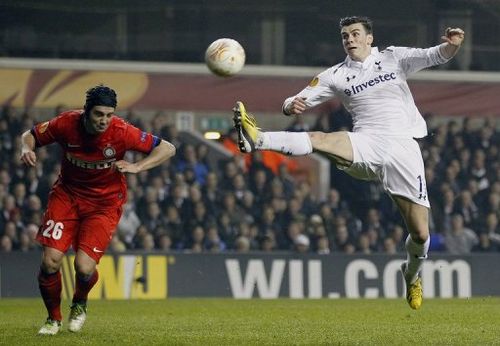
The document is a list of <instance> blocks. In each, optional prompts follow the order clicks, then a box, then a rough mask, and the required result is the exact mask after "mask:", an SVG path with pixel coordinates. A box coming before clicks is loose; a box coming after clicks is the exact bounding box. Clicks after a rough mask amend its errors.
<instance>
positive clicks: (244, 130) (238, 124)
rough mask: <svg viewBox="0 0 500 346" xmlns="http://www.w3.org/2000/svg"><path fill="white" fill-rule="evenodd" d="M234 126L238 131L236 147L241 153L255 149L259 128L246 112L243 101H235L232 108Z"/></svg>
mask: <svg viewBox="0 0 500 346" xmlns="http://www.w3.org/2000/svg"><path fill="white" fill-rule="evenodd" d="M233 113H234V116H233V121H234V127H235V129H236V131H237V133H238V147H239V148H240V151H241V152H243V153H251V152H252V151H255V143H256V142H257V137H258V135H259V130H260V129H259V128H258V127H257V121H256V120H255V118H254V117H253V116H252V115H250V114H248V113H247V111H246V109H245V106H244V105H243V102H241V101H237V102H236V106H235V107H234V108H233Z"/></svg>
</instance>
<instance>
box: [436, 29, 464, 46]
mask: <svg viewBox="0 0 500 346" xmlns="http://www.w3.org/2000/svg"><path fill="white" fill-rule="evenodd" d="M464 37H465V32H464V31H463V30H462V29H460V28H446V30H445V31H444V36H441V39H442V40H443V41H445V42H448V43H449V44H451V45H453V46H457V47H459V46H460V45H461V44H462V41H463V40H464Z"/></svg>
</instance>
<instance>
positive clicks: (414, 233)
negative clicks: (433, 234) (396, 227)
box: [411, 227, 429, 244]
mask: <svg viewBox="0 0 500 346" xmlns="http://www.w3.org/2000/svg"><path fill="white" fill-rule="evenodd" d="M428 238H429V229H428V228H426V227H422V228H415V229H413V230H411V239H413V241H414V242H415V243H418V244H423V243H425V242H426V241H427V239H428Z"/></svg>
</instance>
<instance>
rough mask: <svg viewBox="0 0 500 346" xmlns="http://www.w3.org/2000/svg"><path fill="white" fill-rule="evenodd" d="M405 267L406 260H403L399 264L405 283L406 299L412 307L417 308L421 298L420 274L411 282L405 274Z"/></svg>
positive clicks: (420, 304) (419, 305) (420, 303)
mask: <svg viewBox="0 0 500 346" xmlns="http://www.w3.org/2000/svg"><path fill="white" fill-rule="evenodd" d="M406 267H407V262H403V263H402V264H401V272H402V273H403V277H404V279H405V283H406V301H407V302H408V305H410V307H411V308H412V309H414V310H418V309H420V307H421V306H422V300H423V292H422V279H421V278H420V276H417V278H416V280H415V281H413V282H411V278H409V277H408V275H407V271H406Z"/></svg>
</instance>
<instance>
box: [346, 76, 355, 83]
mask: <svg viewBox="0 0 500 346" xmlns="http://www.w3.org/2000/svg"><path fill="white" fill-rule="evenodd" d="M354 78H356V76H351V77H349V76H347V78H346V80H347V81H348V82H349V81H350V80H351V79H354Z"/></svg>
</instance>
